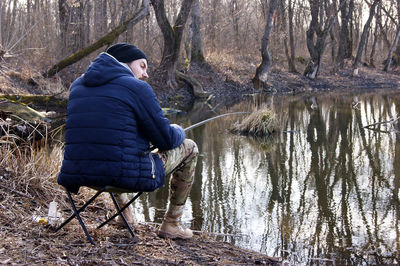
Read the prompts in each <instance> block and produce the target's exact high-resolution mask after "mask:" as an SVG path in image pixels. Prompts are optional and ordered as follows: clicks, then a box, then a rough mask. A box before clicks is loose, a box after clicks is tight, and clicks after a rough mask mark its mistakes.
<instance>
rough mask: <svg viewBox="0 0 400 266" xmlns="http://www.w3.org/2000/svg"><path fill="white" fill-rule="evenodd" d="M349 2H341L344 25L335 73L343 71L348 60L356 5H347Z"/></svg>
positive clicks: (343, 0) (340, 36) (342, 0)
mask: <svg viewBox="0 0 400 266" xmlns="http://www.w3.org/2000/svg"><path fill="white" fill-rule="evenodd" d="M346 1H347V0H340V4H341V8H340V14H341V17H342V25H341V27H340V33H339V47H338V54H337V60H336V65H335V71H338V70H339V69H342V68H343V67H344V59H345V58H347V56H348V55H347V53H348V49H349V43H350V40H349V39H350V36H349V22H350V18H351V14H352V13H353V8H354V5H352V4H351V3H349V4H348V5H347V4H346Z"/></svg>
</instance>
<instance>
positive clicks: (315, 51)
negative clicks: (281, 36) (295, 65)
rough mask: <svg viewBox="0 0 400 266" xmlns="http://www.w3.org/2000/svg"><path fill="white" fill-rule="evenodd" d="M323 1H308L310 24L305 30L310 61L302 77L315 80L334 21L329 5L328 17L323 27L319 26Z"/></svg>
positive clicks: (332, 7) (334, 12)
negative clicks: (315, 38)
mask: <svg viewBox="0 0 400 266" xmlns="http://www.w3.org/2000/svg"><path fill="white" fill-rule="evenodd" d="M321 1H324V0H309V2H310V8H311V22H310V27H309V28H308V30H307V48H308V51H309V53H310V56H311V60H310V62H309V63H308V65H307V67H306V68H305V70H304V76H306V77H308V78H310V79H315V78H316V77H317V75H318V71H319V68H320V66H321V59H322V55H323V53H324V51H325V48H326V38H327V36H328V33H329V31H330V30H331V28H332V26H333V23H334V21H335V16H336V10H335V7H334V5H331V6H330V8H329V11H328V12H326V14H328V17H327V19H326V21H325V23H324V24H325V25H324V26H323V25H321V24H322V23H321V22H320V18H319V17H320V16H319V15H320V14H321V17H322V14H323V13H324V12H322V10H321V9H322V8H323V5H322V2H321ZM314 35H316V36H317V40H316V42H315V44H314Z"/></svg>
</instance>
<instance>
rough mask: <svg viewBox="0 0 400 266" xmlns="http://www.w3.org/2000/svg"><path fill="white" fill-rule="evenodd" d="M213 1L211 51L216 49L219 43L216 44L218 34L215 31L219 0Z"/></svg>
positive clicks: (210, 29)
mask: <svg viewBox="0 0 400 266" xmlns="http://www.w3.org/2000/svg"><path fill="white" fill-rule="evenodd" d="M211 2H212V9H211V21H210V22H211V23H210V24H211V25H210V28H209V32H210V39H211V51H215V50H216V48H217V44H216V38H217V37H216V36H217V34H216V33H215V28H216V25H217V4H218V1H215V0H211Z"/></svg>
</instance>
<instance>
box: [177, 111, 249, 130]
mask: <svg viewBox="0 0 400 266" xmlns="http://www.w3.org/2000/svg"><path fill="white" fill-rule="evenodd" d="M241 114H250V112H233V113H227V114H222V115H217V116H214V117H211V118H208V119H206V120H203V121H200V122H198V123H196V124H193V125H191V126H189V127H187V128H185V129H183V130H184V131H189V130H192V129H193V128H196V127H199V126H201V125H204V124H205V123H208V122H210V121H213V120H215V119H219V118H221V117H225V116H228V115H241Z"/></svg>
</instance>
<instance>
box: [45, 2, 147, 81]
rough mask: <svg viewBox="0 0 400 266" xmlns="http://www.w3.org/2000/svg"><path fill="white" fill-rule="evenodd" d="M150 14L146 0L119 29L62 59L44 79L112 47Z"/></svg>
mask: <svg viewBox="0 0 400 266" xmlns="http://www.w3.org/2000/svg"><path fill="white" fill-rule="evenodd" d="M149 12H150V10H149V2H148V0H144V1H143V3H142V7H141V8H140V9H139V10H138V11H137V12H136V13H135V14H133V16H132V17H130V18H129V19H128V20H127V21H125V22H124V23H122V24H121V25H120V26H118V27H117V28H115V29H113V30H111V31H110V32H109V33H107V34H106V35H104V36H103V37H102V38H100V39H98V40H97V41H95V42H94V43H92V44H91V45H89V46H87V47H85V48H83V49H81V50H79V51H78V52H76V53H74V54H72V55H71V56H69V57H67V58H64V59H62V60H61V61H59V62H58V63H56V64H55V65H54V66H52V67H51V68H49V69H48V70H47V71H46V72H44V73H43V74H42V75H43V76H44V77H52V76H54V75H55V74H56V73H57V72H59V71H60V70H62V69H64V68H66V67H67V66H70V65H72V64H74V63H76V62H78V61H79V60H81V59H82V58H84V57H86V56H87V55H89V54H91V53H92V52H94V51H96V50H97V49H99V48H101V47H103V46H105V45H111V44H112V43H113V42H114V40H115V39H116V38H117V37H118V36H119V35H120V34H121V33H123V32H124V31H126V30H127V29H129V28H132V27H133V26H134V25H135V24H136V23H138V22H139V21H140V20H142V19H143V18H144V17H145V16H147V15H148V14H149Z"/></svg>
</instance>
